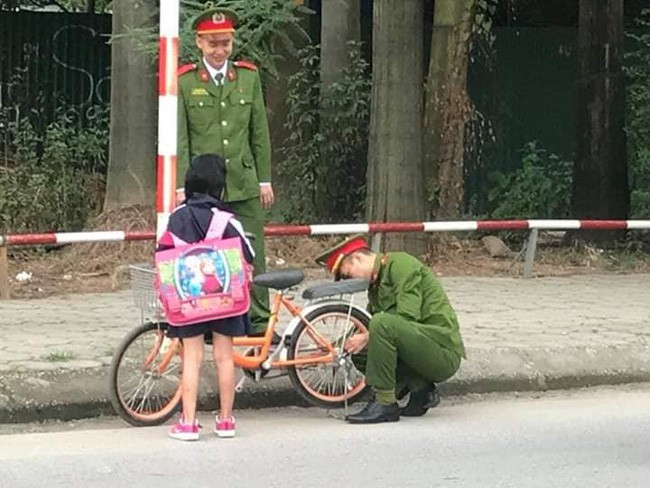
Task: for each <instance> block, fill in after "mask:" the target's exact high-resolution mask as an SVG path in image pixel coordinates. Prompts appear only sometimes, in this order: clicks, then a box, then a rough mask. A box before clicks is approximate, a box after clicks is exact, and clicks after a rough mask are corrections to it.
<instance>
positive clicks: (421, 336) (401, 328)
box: [352, 312, 461, 395]
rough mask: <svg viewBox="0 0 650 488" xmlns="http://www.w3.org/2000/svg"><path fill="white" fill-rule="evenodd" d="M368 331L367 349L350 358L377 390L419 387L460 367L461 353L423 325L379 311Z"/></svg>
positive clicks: (447, 377)
mask: <svg viewBox="0 0 650 488" xmlns="http://www.w3.org/2000/svg"><path fill="white" fill-rule="evenodd" d="M369 331H370V340H369V342H368V348H367V352H363V353H361V354H358V355H354V356H353V358H352V360H353V362H354V364H355V365H356V366H357V368H358V369H360V370H361V371H362V372H364V373H365V375H366V382H367V383H368V384H369V385H370V386H372V387H373V388H374V389H375V390H376V391H394V392H395V394H396V395H397V394H399V393H400V392H402V391H403V390H404V389H407V390H408V391H415V390H419V389H422V388H424V387H425V386H427V385H430V384H431V383H437V382H440V381H444V380H447V379H449V378H451V377H452V376H453V375H454V374H455V373H456V371H458V368H459V367H460V361H461V356H460V354H459V353H458V352H455V351H452V350H450V349H447V348H445V347H442V346H441V345H440V344H439V343H437V342H436V341H435V340H434V339H433V338H432V337H430V336H429V334H427V332H428V331H427V325H426V324H419V323H417V322H411V321H409V320H407V319H405V318H403V317H401V316H399V315H395V314H390V313H384V312H381V313H378V314H376V315H374V316H373V317H372V319H371V320H370V327H369Z"/></svg>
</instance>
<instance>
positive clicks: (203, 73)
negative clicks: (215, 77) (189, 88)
mask: <svg viewBox="0 0 650 488" xmlns="http://www.w3.org/2000/svg"><path fill="white" fill-rule="evenodd" d="M199 78H200V79H201V81H202V82H203V83H207V82H208V81H210V73H208V70H207V69H205V68H201V70H200V71H199Z"/></svg>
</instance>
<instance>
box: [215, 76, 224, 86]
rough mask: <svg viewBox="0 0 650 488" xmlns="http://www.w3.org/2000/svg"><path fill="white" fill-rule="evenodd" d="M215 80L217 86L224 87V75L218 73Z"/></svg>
mask: <svg viewBox="0 0 650 488" xmlns="http://www.w3.org/2000/svg"><path fill="white" fill-rule="evenodd" d="M214 79H215V80H216V82H217V86H221V85H223V73H217V74H216V75H214Z"/></svg>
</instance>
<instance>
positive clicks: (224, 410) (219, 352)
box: [212, 332, 235, 419]
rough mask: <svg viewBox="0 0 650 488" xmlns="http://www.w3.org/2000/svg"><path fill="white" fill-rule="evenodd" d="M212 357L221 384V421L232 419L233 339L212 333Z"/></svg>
mask: <svg viewBox="0 0 650 488" xmlns="http://www.w3.org/2000/svg"><path fill="white" fill-rule="evenodd" d="M212 357H213V358H214V365H215V367H216V369H217V382H218V384H219V404H220V407H221V411H220V412H219V418H220V419H227V418H230V417H232V406H233V403H234V401H235V364H234V363H233V359H232V337H230V336H225V335H222V334H218V333H216V332H213V333H212Z"/></svg>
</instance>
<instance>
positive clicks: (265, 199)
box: [260, 185, 275, 210]
mask: <svg viewBox="0 0 650 488" xmlns="http://www.w3.org/2000/svg"><path fill="white" fill-rule="evenodd" d="M260 201H261V202H262V208H263V209H264V210H268V209H269V208H271V205H273V202H274V201H275V196H274V195H273V187H272V186H271V185H260Z"/></svg>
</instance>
